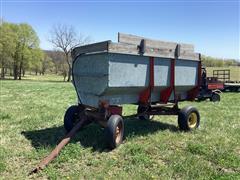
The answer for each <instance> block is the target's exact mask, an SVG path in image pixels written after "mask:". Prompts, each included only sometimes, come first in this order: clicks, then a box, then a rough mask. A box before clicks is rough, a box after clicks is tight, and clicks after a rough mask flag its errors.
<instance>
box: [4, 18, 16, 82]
mask: <svg viewBox="0 0 240 180" xmlns="http://www.w3.org/2000/svg"><path fill="white" fill-rule="evenodd" d="M14 28H15V25H13V24H10V23H7V22H3V23H1V25H0V37H1V38H0V56H1V78H4V77H5V71H6V68H7V67H9V66H10V64H11V63H12V62H13V56H14V52H15V48H16V42H17V39H16V37H17V36H16V33H15V32H14Z"/></svg>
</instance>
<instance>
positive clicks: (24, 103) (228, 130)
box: [0, 77, 240, 180]
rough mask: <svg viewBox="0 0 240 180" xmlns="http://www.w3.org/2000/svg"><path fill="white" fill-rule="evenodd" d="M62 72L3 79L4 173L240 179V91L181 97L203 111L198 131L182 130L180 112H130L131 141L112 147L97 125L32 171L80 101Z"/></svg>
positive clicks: (0, 152) (0, 167) (129, 108)
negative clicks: (140, 115)
mask: <svg viewBox="0 0 240 180" xmlns="http://www.w3.org/2000/svg"><path fill="white" fill-rule="evenodd" d="M55 78H56V77H42V79H41V81H36V80H31V79H34V78H32V77H27V78H26V79H27V80H22V81H13V80H3V81H0V83H1V89H0V90H1V96H0V97H1V99H0V101H1V107H0V108H1V113H0V122H1V123H0V135H1V142H0V143H1V145H0V175H1V176H0V179H28V178H34V179H37V178H40V179H47V178H49V179H112V178H113V179H125V178H129V179H184V180H185V179H191V180H192V179H240V93H224V94H222V96H221V97H222V100H221V102H219V103H212V102H209V101H205V102H184V103H181V104H180V106H181V107H183V106H185V105H189V104H191V105H194V106H196V107H197V108H198V109H199V111H200V114H201V127H200V129H198V130H196V131H194V132H191V133H184V132H181V131H179V130H178V128H177V117H175V116H158V117H154V120H151V121H148V122H146V121H139V120H138V119H133V118H131V119H129V118H128V119H127V118H126V119H125V126H126V130H125V141H124V143H123V144H122V145H121V146H120V147H119V148H117V149H115V150H113V151H109V150H108V149H107V146H106V144H105V141H104V136H103V129H101V128H100V127H99V126H98V125H96V124H92V125H90V126H88V127H86V128H84V129H83V130H82V131H80V132H79V133H78V134H77V136H76V137H75V138H74V139H73V141H71V143H70V144H68V145H67V146H66V147H65V148H64V150H63V151H62V152H61V154H60V156H59V157H58V158H57V159H56V160H55V161H53V162H52V163H51V164H50V165H49V166H48V167H47V168H46V169H44V170H43V171H42V172H41V173H39V174H35V175H32V176H30V177H29V176H28V173H29V171H30V170H31V169H32V168H34V167H35V166H36V165H37V164H38V163H39V161H40V160H41V159H42V158H43V157H45V156H46V155H47V154H48V153H49V152H50V151H51V150H52V149H53V148H54V147H55V145H56V143H57V142H59V141H60V140H61V138H62V137H63V136H64V134H65V132H64V129H63V126H62V125H63V115H64V112H65V110H66V109H67V107H68V106H70V105H72V104H75V103H76V94H75V91H74V88H73V86H72V85H71V83H64V82H58V81H57V79H55ZM35 79H36V78H35ZM60 80H62V78H61V77H60ZM134 113H136V106H133V105H125V106H124V115H125V116H127V115H131V114H134Z"/></svg>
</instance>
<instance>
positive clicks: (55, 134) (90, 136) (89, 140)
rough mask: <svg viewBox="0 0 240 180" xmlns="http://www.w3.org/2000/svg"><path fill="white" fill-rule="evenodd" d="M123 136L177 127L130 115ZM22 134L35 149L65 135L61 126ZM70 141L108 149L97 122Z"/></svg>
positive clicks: (58, 140)
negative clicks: (142, 119)
mask: <svg viewBox="0 0 240 180" xmlns="http://www.w3.org/2000/svg"><path fill="white" fill-rule="evenodd" d="M124 125H125V132H124V135H125V138H127V137H132V138H134V137H136V136H142V135H147V134H151V133H155V132H157V131H159V130H160V131H164V130H170V131H172V132H177V131H178V128H177V127H176V126H174V125H171V124H167V123H162V122H159V121H141V120H138V119H137V118H134V117H132V116H128V117H127V116H126V117H124ZM22 134H23V135H24V136H25V137H26V138H27V139H28V140H30V141H31V143H32V146H33V147H34V148H36V149H38V148H43V147H49V146H50V147H51V148H54V147H55V146H56V145H57V143H59V142H60V141H61V139H62V138H63V137H64V135H65V130H64V127H63V126H59V127H52V128H47V129H40V130H33V131H25V132H22ZM71 143H80V144H81V146H83V147H92V151H99V152H103V151H109V149H108V147H107V144H106V140H105V137H104V129H103V128H101V127H100V126H99V125H98V124H95V123H92V124H90V125H88V126H86V127H84V128H82V129H81V131H80V132H79V133H77V135H76V136H75V137H74V138H73V139H72V140H71Z"/></svg>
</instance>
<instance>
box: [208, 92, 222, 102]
mask: <svg viewBox="0 0 240 180" xmlns="http://www.w3.org/2000/svg"><path fill="white" fill-rule="evenodd" d="M220 99H221V97H220V95H219V94H218V93H213V94H212V97H211V98H210V100H211V101H212V102H216V101H220Z"/></svg>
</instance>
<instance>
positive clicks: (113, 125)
mask: <svg viewBox="0 0 240 180" xmlns="http://www.w3.org/2000/svg"><path fill="white" fill-rule="evenodd" d="M123 134H124V123H123V119H122V117H121V116H119V115H111V116H110V118H109V119H108V122H107V127H106V128H105V136H106V140H107V142H108V144H109V146H110V148H111V149H114V148H116V147H118V146H119V145H120V144H121V143H122V141H123Z"/></svg>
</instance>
